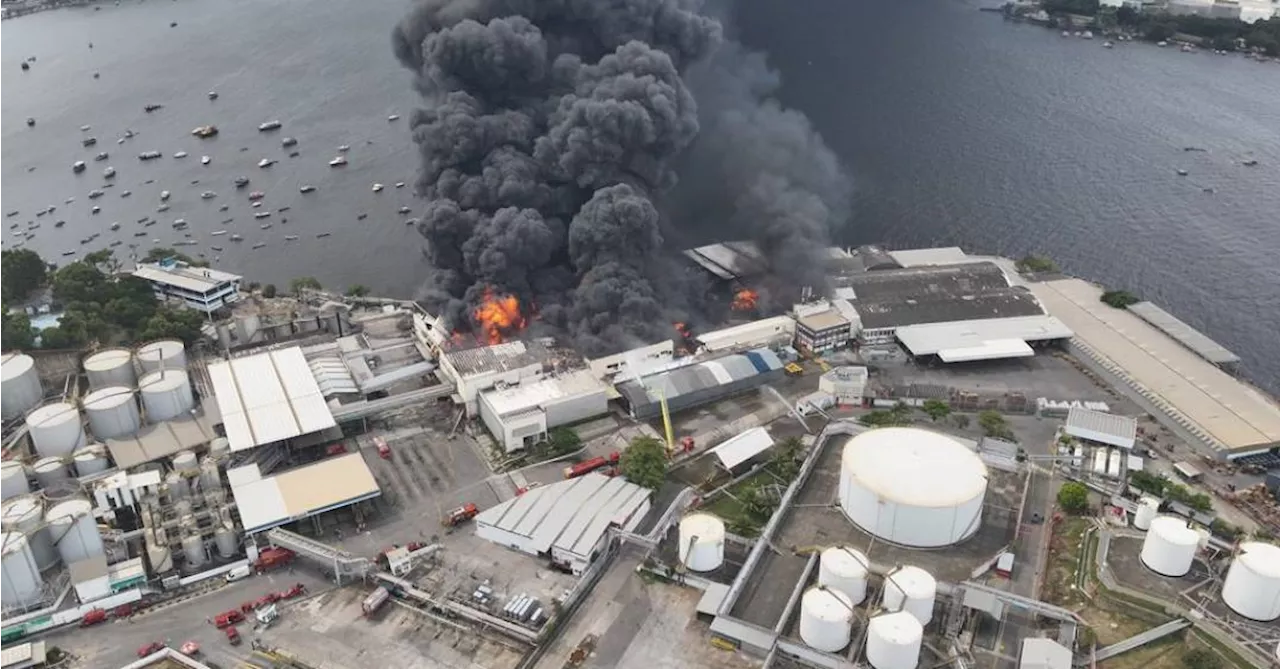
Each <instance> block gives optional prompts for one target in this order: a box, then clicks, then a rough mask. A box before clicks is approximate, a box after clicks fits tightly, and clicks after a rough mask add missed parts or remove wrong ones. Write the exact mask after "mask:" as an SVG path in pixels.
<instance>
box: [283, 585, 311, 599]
mask: <svg viewBox="0 0 1280 669" xmlns="http://www.w3.org/2000/svg"><path fill="white" fill-rule="evenodd" d="M306 591H307V586H305V585H303V584H301V583H298V584H297V585H294V586H293V587H292V588H289V589H288V590H281V591H280V592H277V593H276V599H277V600H281V599H293V598H294V597H298V596H300V595H301V594H302V593H304V592H306Z"/></svg>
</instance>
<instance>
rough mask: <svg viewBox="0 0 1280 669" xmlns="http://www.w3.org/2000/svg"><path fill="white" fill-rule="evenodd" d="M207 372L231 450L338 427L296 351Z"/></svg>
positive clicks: (250, 358)
mask: <svg viewBox="0 0 1280 669" xmlns="http://www.w3.org/2000/svg"><path fill="white" fill-rule="evenodd" d="M208 369H209V378H210V380H211V381H212V382H213V390H214V395H215V397H216V398H217V401H218V408H219V409H220V410H221V413H222V423H223V428H224V429H225V430H226V433H227V441H229V442H230V444H231V450H232V451H243V450H247V449H250V448H254V447H256V446H262V445H264V444H270V443H274V442H277V441H283V440H285V439H290V438H293V437H298V436H301V435H304V434H311V433H312V432H319V431H321V430H325V429H328V428H331V427H334V426H335V425H337V423H336V422H335V421H334V420H333V414H332V413H330V411H329V406H328V405H327V404H325V401H324V395H323V394H322V393H321V391H320V386H319V385H318V384H317V383H316V377H315V375H314V374H313V373H312V371H311V367H310V366H309V365H308V364H307V360H306V358H304V357H303V355H302V349H301V348H299V347H297V346H295V347H293V348H286V349H282V350H278V351H268V352H266V353H258V354H256V355H250V356H246V357H243V358H234V359H232V360H228V361H222V362H215V363H212V364H210V365H209V367H208Z"/></svg>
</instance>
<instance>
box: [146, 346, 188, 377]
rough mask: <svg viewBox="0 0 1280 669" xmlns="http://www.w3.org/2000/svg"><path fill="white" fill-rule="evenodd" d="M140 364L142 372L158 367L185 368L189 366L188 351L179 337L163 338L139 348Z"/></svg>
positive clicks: (152, 370) (151, 370)
mask: <svg viewBox="0 0 1280 669" xmlns="http://www.w3.org/2000/svg"><path fill="white" fill-rule="evenodd" d="M138 364H140V365H142V373H143V374H146V373H149V372H154V371H156V370H157V369H160V368H162V367H163V368H164V369H183V368H185V367H186V366H187V352H186V350H185V349H184V348H183V346H182V342H180V341H178V340H177V339H161V340H160V341H153V342H151V343H150V344H147V345H145V346H142V347H140V348H139V349H138Z"/></svg>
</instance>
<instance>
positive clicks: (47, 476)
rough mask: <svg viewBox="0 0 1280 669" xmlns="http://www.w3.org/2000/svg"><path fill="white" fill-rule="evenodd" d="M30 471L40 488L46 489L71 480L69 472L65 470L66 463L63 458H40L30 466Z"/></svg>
mask: <svg viewBox="0 0 1280 669" xmlns="http://www.w3.org/2000/svg"><path fill="white" fill-rule="evenodd" d="M31 471H32V472H33V473H34V474H35V476H36V483H38V484H40V487H41V488H48V487H50V486H52V485H56V484H57V483H58V482H59V481H65V480H67V479H69V478H71V472H70V471H68V470H67V461H66V459H64V458H40V459H39V460H36V463H35V464H34V465H32V466H31Z"/></svg>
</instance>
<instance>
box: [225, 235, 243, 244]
mask: <svg viewBox="0 0 1280 669" xmlns="http://www.w3.org/2000/svg"><path fill="white" fill-rule="evenodd" d="M227 239H230V240H231V241H233V242H243V241H244V237H241V236H240V235H231V236H230V237H228V238H227Z"/></svg>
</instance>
